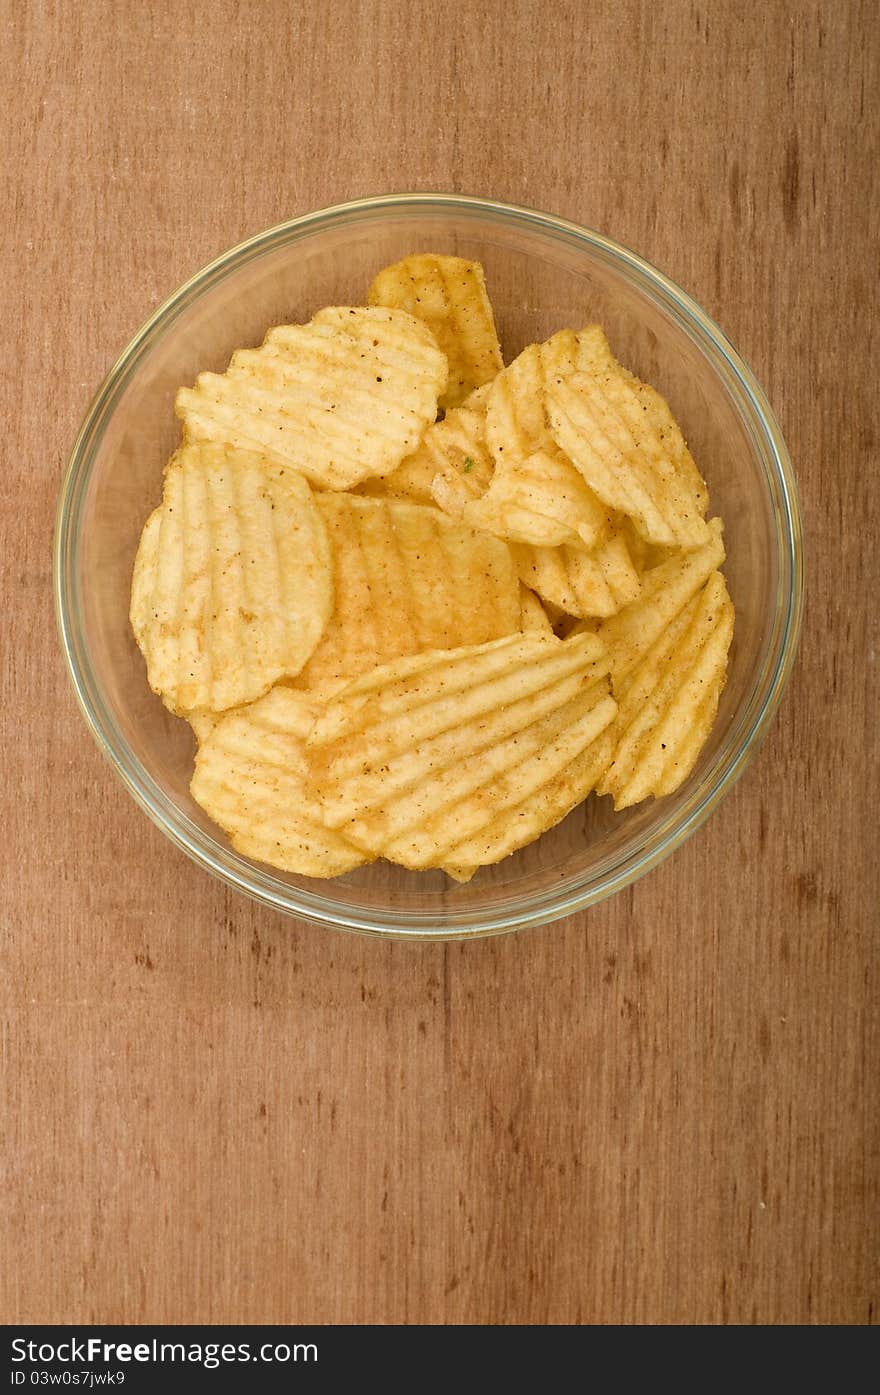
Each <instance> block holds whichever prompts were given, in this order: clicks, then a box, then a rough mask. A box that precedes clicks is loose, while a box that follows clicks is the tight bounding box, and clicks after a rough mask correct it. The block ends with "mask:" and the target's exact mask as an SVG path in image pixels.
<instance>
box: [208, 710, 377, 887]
mask: <svg viewBox="0 0 880 1395" xmlns="http://www.w3.org/2000/svg"><path fill="white" fill-rule="evenodd" d="M315 715H316V709H315V707H314V706H313V705H312V703H311V702H310V701H309V700H308V698H306V697H305V695H304V694H302V693H297V692H295V691H294V690H293V689H292V688H288V687H284V686H279V687H277V688H273V689H272V691H271V692H270V693H268V694H267V695H266V696H265V697H263V698H260V699H259V701H258V702H255V703H252V704H251V705H250V706H248V707H244V708H242V709H241V710H240V711H237V712H232V713H230V714H229V715H228V716H226V717H223V718H222V719H220V720H219V721H217V723H216V724H215V725H214V727H213V730H212V731H210V733H207V734H206V735H205V736H204V738H203V739H201V740H200V742H199V749H198V754H197V755H196V764H195V773H194V775H193V778H192V783H191V786H190V789H191V791H192V796H193V798H194V799H195V801H196V803H198V804H200V805H201V807H202V808H203V809H204V810H205V813H206V814H209V815H210V817H211V818H212V819H213V820H214V822H215V823H218V824H219V825H220V827H221V828H222V829H223V830H224V832H226V833H227V834H228V835H229V838H230V841H231V842H232V846H233V847H234V848H235V850H236V851H237V852H240V853H242V854H243V855H244V856H245V857H253V858H256V859H257V861H259V862H268V863H271V865H272V866H273V867H280V868H283V869H284V870H285V871H288V872H299V873H301V874H302V875H303V876H306V877H337V876H340V875H341V873H343V872H349V871H350V870H351V869H352V868H353V867H359V866H360V865H361V864H362V863H363V862H365V861H367V860H368V859H367V858H366V857H365V856H364V854H363V852H361V851H360V850H359V849H357V848H355V847H353V846H352V844H350V843H348V842H347V841H346V839H345V838H344V837H343V836H342V834H341V833H335V832H334V831H333V830H332V829H329V828H326V827H325V826H324V823H323V820H322V816H321V809H320V806H319V805H318V803H317V802H316V800H315V799H314V797H313V795H312V794H311V791H310V789H309V785H308V780H307V768H306V760H305V745H304V743H305V739H306V737H307V736H308V734H309V732H310V730H311V728H312V725H313V723H314V720H315Z"/></svg>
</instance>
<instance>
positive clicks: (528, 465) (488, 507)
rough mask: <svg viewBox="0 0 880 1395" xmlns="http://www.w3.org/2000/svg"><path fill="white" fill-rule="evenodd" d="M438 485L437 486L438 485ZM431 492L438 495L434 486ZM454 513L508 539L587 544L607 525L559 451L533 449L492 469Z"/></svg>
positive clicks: (602, 511) (592, 496)
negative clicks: (477, 492) (478, 491)
mask: <svg viewBox="0 0 880 1395" xmlns="http://www.w3.org/2000/svg"><path fill="white" fill-rule="evenodd" d="M442 487H443V486H441V488H442ZM433 492H434V497H435V499H437V498H442V497H443V496H442V494H438V489H437V487H436V485H435V488H434V491H433ZM460 517H461V518H462V519H464V521H465V522H467V523H470V524H471V526H472V527H474V528H483V529H485V531H486V532H488V533H495V534H496V535H497V536H498V537H500V538H507V539H509V540H510V541H511V542H520V543H528V544H531V545H533V546H535V547H557V546H558V545H559V544H561V543H566V542H574V543H576V544H579V545H581V546H586V547H593V546H595V544H596V543H597V542H598V541H599V539H600V537H601V536H602V534H603V532H605V531H606V529H607V527H608V511H607V509H605V507H604V506H603V505H602V504H600V503H599V500H598V499H597V498H596V496H595V494H593V492H592V490H590V489H588V488H587V486H586V485H585V484H584V481H583V479H582V478H581V476H580V475H579V474H578V472H577V470H576V469H575V468H574V466H573V465H572V464H571V462H570V461H569V460H566V459H565V457H564V456H563V455H562V454H561V452H559V451H554V452H549V451H543V450H538V451H534V452H533V453H532V454H531V455H529V456H527V457H526V458H525V459H524V460H517V461H513V462H512V463H511V464H510V465H507V464H505V465H504V466H502V467H500V468H498V469H496V471H495V474H494V475H493V477H492V481H491V483H490V484H489V487H488V489H487V490H486V492H485V493H484V494H483V495H481V496H480V497H479V498H476V499H474V500H473V501H472V502H468V503H465V504H464V506H463V507H462V508H461V512H460Z"/></svg>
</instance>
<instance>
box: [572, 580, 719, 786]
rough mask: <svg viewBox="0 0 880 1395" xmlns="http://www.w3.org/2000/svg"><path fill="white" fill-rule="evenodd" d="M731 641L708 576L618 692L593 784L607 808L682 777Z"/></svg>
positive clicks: (702, 735)
mask: <svg viewBox="0 0 880 1395" xmlns="http://www.w3.org/2000/svg"><path fill="white" fill-rule="evenodd" d="M732 636H733V606H732V604H731V601H730V597H729V596H728V594H727V588H726V586H725V584H724V578H723V576H722V575H721V573H720V572H713V573H712V574H711V576H710V577H709V579H708V581H707V582H706V584H705V585H704V587H703V589H702V590H701V591H700V592H699V593H698V595H696V596H694V597H693V598H692V599H691V600H690V601H688V603H687V604H686V606H685V607H684V609H683V610H682V611H681V613H680V614H679V615H678V616H677V617H676V618H675V620H674V621H673V622H672V624H671V625H670V626H669V628H668V629H667V630H666V631H665V632H664V633H663V634H661V635H660V637H659V639H657V641H656V642H655V644H654V645H652V647H651V648H650V649H649V650H648V651H647V653H646V654H645V655H644V657H643V658H642V659H641V661H640V663H639V664H638V666H637V667H636V668H635V669H634V670H632V672H631V673H630V674H629V676H628V677H627V678H626V680H625V682H624V684H623V685H622V688H623V690H622V692H621V693H619V694H618V696H619V702H620V711H619V713H618V717H617V721H616V722H615V724H614V742H615V745H614V755H613V759H612V761H611V763H610V764H609V766H608V769H607V771H606V772H605V773H604V775H603V776H602V778H601V780H600V781H599V784H598V791H599V793H600V794H611V795H613V796H614V807H615V809H626V808H628V807H629V805H631V804H636V803H638V801H639V800H642V799H646V798H647V797H648V796H649V795H652V794H653V795H654V796H660V795H665V794H671V793H672V792H673V790H676V789H678V787H679V785H680V784H681V783H682V782H683V781H684V780H685V779H686V778H687V776H688V775H689V774H690V772H691V770H692V769H693V767H694V765H695V764H696V760H697V757H698V755H699V753H700V751H701V749H702V747H703V744H704V742H705V740H706V737H707V736H708V733H709V729H710V727H711V725H712V722H713V720H714V717H715V712H716V710H717V707H718V699H719V696H720V693H721V689H722V687H723V686H724V678H725V673H726V668H727V651H728V649H729V648H730V641H731V638H732Z"/></svg>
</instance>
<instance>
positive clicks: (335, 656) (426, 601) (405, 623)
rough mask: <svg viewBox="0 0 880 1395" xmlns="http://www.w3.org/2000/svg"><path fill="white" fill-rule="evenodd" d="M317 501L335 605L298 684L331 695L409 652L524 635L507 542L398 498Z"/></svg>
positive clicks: (322, 498) (322, 497)
mask: <svg viewBox="0 0 880 1395" xmlns="http://www.w3.org/2000/svg"><path fill="white" fill-rule="evenodd" d="M315 502H316V505H317V508H318V510H319V512H320V514H321V516H322V518H323V519H324V522H325V524H326V527H327V533H328V536H329V538H330V544H331V548H332V552H333V559H334V568H335V577H336V600H335V607H334V610H333V614H332V616H331V618H330V621H329V623H328V625H327V628H326V630H325V632H324V636H323V638H322V639H321V642H320V643H319V644H318V646H317V648H316V649H315V652H314V654H313V655H312V657H311V659H310V660H309V662H308V664H307V665H306V666H305V668H304V669H303V671H302V673H301V674H300V676H299V678H298V679H297V680H296V686H297V687H300V688H304V689H309V690H311V691H315V690H317V689H319V688H320V689H322V690H326V689H328V688H330V687H333V686H335V685H338V684H339V683H340V682H344V681H345V680H348V679H350V678H353V677H354V676H356V675H357V674H360V673H364V672H365V671H366V670H367V669H369V668H373V667H375V666H376V665H377V664H383V663H387V662H388V661H389V660H391V659H396V658H399V657H402V656H403V655H407V654H418V653H420V652H421V651H423V650H426V649H452V648H456V647H458V646H459V645H465V644H482V643H484V642H485V641H488V640H492V639H499V638H501V637H502V636H503V635H508V634H513V633H514V632H515V631H517V630H519V627H520V621H521V614H522V610H521V602H520V587H519V579H518V577H517V574H516V568H515V566H514V562H513V558H512V557H511V555H510V550H509V548H508V547H507V544H506V543H503V542H501V541H500V540H499V539H498V538H493V537H490V536H489V535H488V534H486V533H477V532H474V531H473V529H471V528H467V527H465V526H464V525H463V524H460V523H457V522H456V521H455V520H454V519H451V518H447V517H446V515H445V514H443V513H441V512H440V510H439V509H436V508H433V507H430V508H427V507H424V506H423V505H420V504H409V503H406V502H404V501H403V500H399V499H365V498H360V497H358V496H355V495H352V494H320V495H316V497H315Z"/></svg>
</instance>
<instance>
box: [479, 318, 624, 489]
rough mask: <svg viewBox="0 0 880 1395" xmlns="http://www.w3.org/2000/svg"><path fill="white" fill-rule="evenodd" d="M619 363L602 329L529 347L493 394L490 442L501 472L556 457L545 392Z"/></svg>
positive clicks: (567, 331) (502, 374)
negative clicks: (542, 456)
mask: <svg viewBox="0 0 880 1395" xmlns="http://www.w3.org/2000/svg"><path fill="white" fill-rule="evenodd" d="M613 363H614V355H613V354H612V352H611V346H610V344H609V343H608V340H607V339H606V338H605V334H604V332H603V330H602V329H601V327H600V326H599V325H587V327H586V328H585V329H582V330H580V331H579V332H576V331H575V330H573V329H562V330H559V332H558V333H557V334H554V335H551V337H550V338H549V339H547V340H546V341H545V342H544V343H543V344H529V345H528V347H527V348H525V349H523V351H522V353H521V354H519V355H518V357H517V358H515V359H514V360H513V362H512V363H509V364H508V365H507V367H506V368H505V369H503V370H502V372H500V373H499V374H498V377H497V378H496V379H495V381H494V382H493V384H492V388H491V391H490V393H489V401H488V405H487V409H486V436H487V439H488V442H489V449H490V450H491V451H492V454H493V456H494V458H495V463H496V466H497V467H498V468H499V469H500V468H501V467H502V466H503V465H511V464H513V463H514V462H515V461H523V460H526V459H527V458H528V456H530V455H533V454H534V452H535V451H541V450H542V451H547V452H549V453H553V452H554V449H555V440H554V437H553V433H552V431H551V429H550V422H549V419H548V416H547V408H546V404H545V400H544V395H545V389H546V388H547V386H548V385H549V384H550V383H552V382H554V381H555V379H557V378H565V377H567V376H568V375H569V374H572V373H583V372H597V371H599V370H600V369H604V368H606V367H608V366H609V365H611V364H613Z"/></svg>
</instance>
